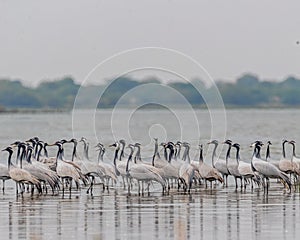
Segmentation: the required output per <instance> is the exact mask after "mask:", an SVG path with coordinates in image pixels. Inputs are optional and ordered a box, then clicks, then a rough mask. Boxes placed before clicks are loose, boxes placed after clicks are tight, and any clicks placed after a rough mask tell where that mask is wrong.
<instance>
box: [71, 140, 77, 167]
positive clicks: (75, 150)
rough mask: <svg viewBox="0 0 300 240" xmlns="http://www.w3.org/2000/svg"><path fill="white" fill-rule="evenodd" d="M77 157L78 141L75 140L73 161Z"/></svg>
mask: <svg viewBox="0 0 300 240" xmlns="http://www.w3.org/2000/svg"><path fill="white" fill-rule="evenodd" d="M75 158H77V142H74V146H73V152H72V158H71V160H72V162H73V161H74V159H75Z"/></svg>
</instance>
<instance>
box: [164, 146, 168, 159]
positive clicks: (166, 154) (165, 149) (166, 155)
mask: <svg viewBox="0 0 300 240" xmlns="http://www.w3.org/2000/svg"><path fill="white" fill-rule="evenodd" d="M164 158H165V160H166V161H167V160H168V152H167V148H166V147H164Z"/></svg>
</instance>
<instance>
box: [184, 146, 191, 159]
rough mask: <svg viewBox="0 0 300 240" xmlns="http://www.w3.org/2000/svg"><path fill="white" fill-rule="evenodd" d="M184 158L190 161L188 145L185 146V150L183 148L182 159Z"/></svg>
mask: <svg viewBox="0 0 300 240" xmlns="http://www.w3.org/2000/svg"><path fill="white" fill-rule="evenodd" d="M185 160H187V162H188V163H190V162H191V159H190V147H189V146H186V147H185V150H184V161H185Z"/></svg>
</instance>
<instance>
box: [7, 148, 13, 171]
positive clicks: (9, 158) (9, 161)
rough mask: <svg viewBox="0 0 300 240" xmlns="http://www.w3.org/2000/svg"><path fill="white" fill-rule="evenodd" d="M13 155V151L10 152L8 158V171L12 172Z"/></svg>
mask: <svg viewBox="0 0 300 240" xmlns="http://www.w3.org/2000/svg"><path fill="white" fill-rule="evenodd" d="M12 154H13V152H12V151H9V152H8V158H7V167H8V170H10V167H11V165H12V163H11V156H12Z"/></svg>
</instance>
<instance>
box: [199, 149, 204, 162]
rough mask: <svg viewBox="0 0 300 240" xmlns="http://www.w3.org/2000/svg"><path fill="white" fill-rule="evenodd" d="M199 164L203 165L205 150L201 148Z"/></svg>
mask: <svg viewBox="0 0 300 240" xmlns="http://www.w3.org/2000/svg"><path fill="white" fill-rule="evenodd" d="M199 163H203V149H202V148H200V154H199Z"/></svg>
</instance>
